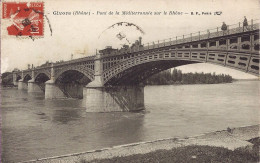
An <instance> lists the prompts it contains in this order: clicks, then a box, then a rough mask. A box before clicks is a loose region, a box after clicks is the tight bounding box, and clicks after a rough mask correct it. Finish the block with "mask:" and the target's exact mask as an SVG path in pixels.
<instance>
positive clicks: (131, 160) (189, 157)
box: [79, 137, 260, 163]
mask: <svg viewBox="0 0 260 163" xmlns="http://www.w3.org/2000/svg"><path fill="white" fill-rule="evenodd" d="M249 142H251V143H252V144H254V146H253V149H252V150H246V149H242V148H238V149H235V150H234V151H232V150H229V149H227V148H223V147H212V146H198V145H190V146H184V147H179V148H173V149H171V150H158V151H154V152H150V153H147V154H136V155H130V156H125V157H114V158H111V159H100V160H93V161H91V163H126V162H127V163H158V162H169V163H175V162H176V163H181V162H182V163H185V162H189V163H190V162H198V163H201V162H205V163H206V162H207V163H208V162H232V163H233V162H234V163H246V162H251V163H252V162H259V146H260V138H259V137H258V138H254V139H251V140H249ZM86 162H87V161H85V160H81V161H80V162H79V163H86Z"/></svg>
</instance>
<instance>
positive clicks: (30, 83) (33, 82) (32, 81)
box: [28, 80, 42, 92]
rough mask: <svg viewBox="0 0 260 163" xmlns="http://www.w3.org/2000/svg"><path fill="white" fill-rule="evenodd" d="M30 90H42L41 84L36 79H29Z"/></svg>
mask: <svg viewBox="0 0 260 163" xmlns="http://www.w3.org/2000/svg"><path fill="white" fill-rule="evenodd" d="M28 92H42V90H41V88H40V86H39V85H38V84H37V83H35V81H34V80H29V81H28Z"/></svg>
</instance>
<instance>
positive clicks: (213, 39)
mask: <svg viewBox="0 0 260 163" xmlns="http://www.w3.org/2000/svg"><path fill="white" fill-rule="evenodd" d="M193 63H211V64H216V65H219V66H224V67H229V68H233V69H236V70H239V71H243V72H246V73H250V74H253V75H255V76H259V21H258V20H251V23H250V25H248V26H246V27H243V26H241V23H238V24H234V25H230V26H228V28H227V30H225V31H222V30H220V28H215V29H211V30H206V31H200V32H197V33H190V34H188V35H182V36H178V37H175V38H170V39H167V40H159V41H156V42H152V43H147V44H142V40H141V38H139V40H137V41H136V42H135V43H134V44H133V45H132V46H131V47H129V46H124V47H123V48H121V49H119V50H118V49H113V48H112V47H107V48H106V49H104V50H100V51H99V53H98V54H96V55H94V56H89V57H84V58H79V59H74V60H70V61H66V62H59V63H50V64H46V65H45V66H42V67H35V68H31V69H27V70H23V71H13V83H14V84H15V85H18V89H27V90H28V92H40V91H44V92H45V98H46V99H54V98H64V97H78V98H83V104H84V105H85V106H86V110H87V111H89V112H108V111H136V110H141V109H144V87H143V86H142V85H140V83H141V82H142V81H144V80H145V79H146V78H148V77H150V76H151V75H153V74H156V73H158V72H160V71H163V70H166V69H169V68H173V67H177V66H181V65H186V64H193Z"/></svg>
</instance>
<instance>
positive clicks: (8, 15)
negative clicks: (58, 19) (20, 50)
mask: <svg viewBox="0 0 260 163" xmlns="http://www.w3.org/2000/svg"><path fill="white" fill-rule="evenodd" d="M2 11H3V13H2V15H3V19H9V20H10V22H11V23H10V25H9V26H8V27H7V32H8V35H15V36H43V33H44V3H43V2H3V3H2Z"/></svg>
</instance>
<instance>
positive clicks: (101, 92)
mask: <svg viewBox="0 0 260 163" xmlns="http://www.w3.org/2000/svg"><path fill="white" fill-rule="evenodd" d="M100 57H101V56H100V54H97V55H96V58H95V73H94V75H95V78H94V80H93V81H92V82H90V83H89V84H88V85H87V86H85V87H84V89H83V105H84V106H85V107H86V111H87V112H112V111H139V110H143V109H144V86H142V85H134V86H109V87H108V86H104V81H103V78H102V70H103V67H102V65H103V64H102V62H101V60H100Z"/></svg>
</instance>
